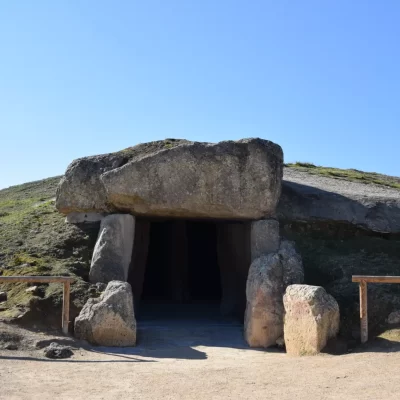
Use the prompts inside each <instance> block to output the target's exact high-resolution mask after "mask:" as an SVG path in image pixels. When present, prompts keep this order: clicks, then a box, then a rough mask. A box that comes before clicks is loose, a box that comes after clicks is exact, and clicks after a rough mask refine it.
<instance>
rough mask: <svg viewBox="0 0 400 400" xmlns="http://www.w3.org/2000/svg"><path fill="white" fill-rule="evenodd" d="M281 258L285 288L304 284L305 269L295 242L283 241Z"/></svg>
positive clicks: (280, 252)
mask: <svg viewBox="0 0 400 400" xmlns="http://www.w3.org/2000/svg"><path fill="white" fill-rule="evenodd" d="M279 256H280V257H281V263H282V268H283V286H284V288H286V287H288V286H289V285H294V284H296V283H303V281H304V269H303V261H302V259H301V256H300V254H299V253H298V252H297V251H296V247H295V244H294V242H292V241H290V240H282V242H281V245H280V246H279Z"/></svg>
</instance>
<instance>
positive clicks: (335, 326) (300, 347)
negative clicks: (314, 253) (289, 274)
mask: <svg viewBox="0 0 400 400" xmlns="http://www.w3.org/2000/svg"><path fill="white" fill-rule="evenodd" d="M283 303H284V307H285V323H284V335H285V344H286V351H287V353H288V354H292V355H307V354H310V355H311V354H317V353H319V352H320V351H321V350H322V349H323V348H324V347H325V346H326V344H327V342H328V340H329V339H330V338H333V337H335V336H336V335H337V333H338V331H339V306H338V304H337V302H336V300H335V299H334V298H333V297H332V296H331V295H329V294H328V293H326V291H325V289H324V288H322V287H320V286H309V285H291V286H288V287H287V289H286V293H285V295H284V297H283Z"/></svg>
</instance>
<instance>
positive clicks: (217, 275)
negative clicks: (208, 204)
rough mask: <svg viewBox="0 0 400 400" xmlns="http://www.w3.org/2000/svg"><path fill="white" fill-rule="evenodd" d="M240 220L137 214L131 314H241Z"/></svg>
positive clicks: (244, 259) (244, 254)
mask: <svg viewBox="0 0 400 400" xmlns="http://www.w3.org/2000/svg"><path fill="white" fill-rule="evenodd" d="M247 238H248V236H247V229H246V224H245V223H240V222H232V223H230V222H220V221H210V220H201V221H199V220H194V221H193V220H178V219H174V220H159V221H144V220H139V221H137V224H136V232H135V243H134V254H133V257H132V265H131V270H130V274H129V278H128V280H129V282H130V283H131V285H132V288H133V291H134V297H135V313H136V316H137V318H138V319H139V320H140V319H142V320H143V319H146V320H150V319H152V320H155V319H157V320H159V319H170V318H178V319H197V318H200V319H203V318H207V319H209V318H212V319H221V317H222V316H224V317H227V316H228V317H232V316H236V317H239V319H243V313H244V307H245V286H246V278H247V272H248V268H249V266H250V256H249V251H248V246H247Z"/></svg>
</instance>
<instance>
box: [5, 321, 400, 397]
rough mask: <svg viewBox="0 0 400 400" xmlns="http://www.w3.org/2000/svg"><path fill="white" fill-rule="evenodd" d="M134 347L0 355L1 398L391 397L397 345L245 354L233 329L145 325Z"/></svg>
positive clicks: (395, 391) (396, 389) (399, 384)
mask: <svg viewBox="0 0 400 400" xmlns="http://www.w3.org/2000/svg"><path fill="white" fill-rule="evenodd" d="M139 340H140V344H139V345H138V346H137V347H136V348H126V349H115V348H114V349H113V348H101V347H97V348H92V349H87V350H83V349H77V350H74V352H75V354H74V356H73V357H72V358H71V359H68V360H60V361H53V360H48V359H44V358H43V357H42V356H41V354H42V351H39V350H30V351H26V350H25V351H5V350H3V351H1V352H0V398H1V399H8V400H11V399H32V400H36V399H41V400H46V399H85V400H89V399H127V398H130V399H163V400H167V399H197V400H201V399H240V400H244V399H254V400H256V399H280V400H285V399H291V400H292V399H296V400H302V399H308V400H314V399H315V400H317V399H318V400H323V399H341V400H342V399H347V400H351V399H373V400H377V399H385V400H388V399H399V398H400V379H399V377H400V372H399V368H398V367H399V365H400V353H399V352H398V351H399V350H400V349H399V347H393V346H391V345H390V343H386V344H385V346H369V347H368V348H367V349H364V350H363V351H362V352H357V353H350V354H346V355H341V356H333V355H326V354H324V355H320V356H315V357H301V358H298V357H289V356H287V355H286V354H285V353H284V352H283V351H278V350H274V351H268V352H267V351H261V350H252V349H248V348H246V346H245V343H244V342H243V339H242V329H241V327H240V326H239V325H235V324H225V325H221V324H210V323H209V324H204V325H201V324H198V325H192V326H190V327H188V326H187V325H186V326H182V325H180V324H179V323H175V324H170V325H169V326H166V325H161V326H158V325H155V324H151V323H147V324H146V326H145V327H142V329H141V330H140V331H139Z"/></svg>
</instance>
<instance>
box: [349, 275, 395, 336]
mask: <svg viewBox="0 0 400 400" xmlns="http://www.w3.org/2000/svg"><path fill="white" fill-rule="evenodd" d="M352 281H353V282H358V283H359V285H360V325H361V343H365V342H366V341H367V340H368V293H367V291H368V287H367V284H368V283H400V276H368V275H354V276H353V279H352Z"/></svg>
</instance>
